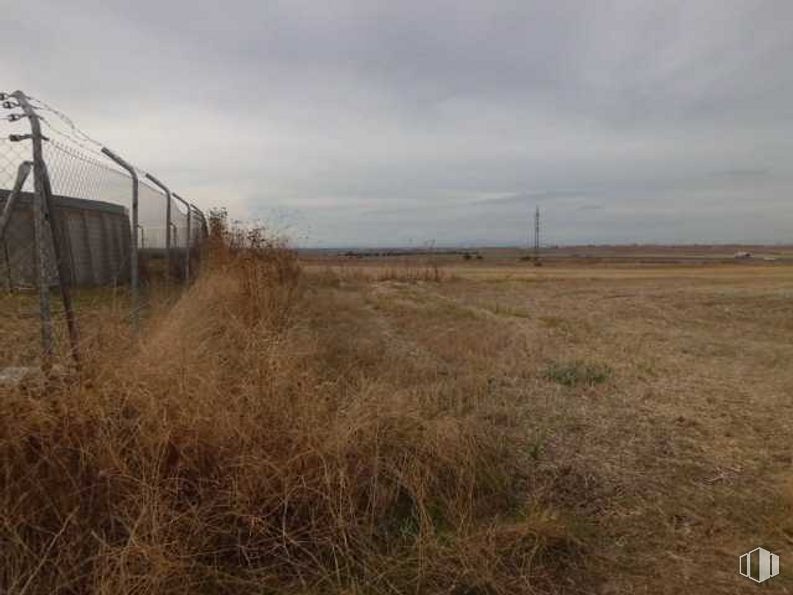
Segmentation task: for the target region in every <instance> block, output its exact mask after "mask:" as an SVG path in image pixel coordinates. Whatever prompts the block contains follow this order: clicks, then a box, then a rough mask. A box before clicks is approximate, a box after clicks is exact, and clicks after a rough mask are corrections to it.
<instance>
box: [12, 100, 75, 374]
mask: <svg viewBox="0 0 793 595" xmlns="http://www.w3.org/2000/svg"><path fill="white" fill-rule="evenodd" d="M11 97H13V98H14V99H16V101H17V103H18V104H19V107H20V108H21V109H22V111H23V112H24V113H25V116H27V118H28V120H29V121H30V131H31V135H30V139H31V143H32V145H33V187H34V194H35V196H36V197H38V202H39V204H40V209H37V210H40V215H41V216H42V218H43V220H42V221H41V222H40V223H41V224H46V223H49V228H50V234H51V237H52V248H53V252H54V253H55V264H56V267H57V271H58V286H59V287H60V290H61V299H62V300H63V309H64V311H65V313H66V326H67V328H68V331H69V341H70V343H71V351H72V358H73V359H74V362H75V364H77V366H78V367H79V366H80V350H79V333H78V329H77V319H76V318H75V316H74V308H73V307H72V297H71V291H70V287H71V282H72V271H71V266H70V263H69V261H68V259H67V258H66V252H67V250H68V245H67V238H66V236H65V235H64V233H63V232H64V231H65V225H60V224H59V223H60V221H59V218H60V217H59V214H58V213H57V212H56V210H55V201H54V200H53V198H52V187H51V185H50V178H49V174H48V173H47V165H46V163H45V162H44V155H43V152H42V148H41V141H42V139H43V135H42V134H41V122H40V121H39V116H38V114H37V113H36V110H35V109H33V106H31V105H30V102H29V101H28V98H27V95H25V94H24V93H23V92H22V91H14V92H13V93H12V94H11ZM41 227H42V229H41V232H42V233H41V234H40V235H39V240H42V241H41V242H40V244H39V246H38V251H39V256H40V262H39V264H40V265H42V267H41V269H42V270H39V301H40V303H41V305H42V340H43V343H44V352H45V360H47V359H51V357H52V349H53V345H52V319H51V317H50V312H49V283H48V281H47V274H46V271H45V270H43V265H44V263H45V261H46V257H45V254H44V252H43V251H44V242H43V239H44V234H43V231H44V230H43V225H41ZM45 301H46V307H45V303H44V302H45ZM45 318H49V320H44V319H45ZM45 327H46V329H45ZM47 334H48V335H49V336H48V337H47V336H46V335H47ZM48 365H49V364H48V363H47V362H45V366H48Z"/></svg>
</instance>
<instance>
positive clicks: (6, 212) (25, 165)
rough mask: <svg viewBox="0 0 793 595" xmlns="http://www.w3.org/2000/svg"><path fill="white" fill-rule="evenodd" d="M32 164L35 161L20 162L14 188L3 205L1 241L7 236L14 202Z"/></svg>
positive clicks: (0, 225)
mask: <svg viewBox="0 0 793 595" xmlns="http://www.w3.org/2000/svg"><path fill="white" fill-rule="evenodd" d="M32 165H33V163H32V162H30V161H23V162H22V163H20V164H19V168H18V169H17V179H16V181H15V182H14V188H13V189H12V190H11V193H10V194H9V195H8V196H7V197H6V204H5V206H3V214H2V215H0V242H2V241H3V239H4V238H5V233H6V227H8V222H9V221H10V220H11V213H13V211H14V203H15V202H16V200H17V196H19V193H20V192H22V186H24V185H25V181H26V180H27V179H28V175H30V168H31V166H32Z"/></svg>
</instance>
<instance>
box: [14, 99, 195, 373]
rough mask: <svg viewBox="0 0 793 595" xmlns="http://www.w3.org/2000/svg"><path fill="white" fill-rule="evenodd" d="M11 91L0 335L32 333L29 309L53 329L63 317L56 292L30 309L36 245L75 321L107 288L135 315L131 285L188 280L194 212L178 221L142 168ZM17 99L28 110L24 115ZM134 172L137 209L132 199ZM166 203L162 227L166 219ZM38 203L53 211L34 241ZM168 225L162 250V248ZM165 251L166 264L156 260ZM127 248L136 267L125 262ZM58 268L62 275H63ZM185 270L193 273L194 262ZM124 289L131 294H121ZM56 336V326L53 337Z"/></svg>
mask: <svg viewBox="0 0 793 595" xmlns="http://www.w3.org/2000/svg"><path fill="white" fill-rule="evenodd" d="M18 93H19V92H17V93H15V94H12V95H10V96H9V95H4V96H3V102H2V107H3V108H6V110H7V112H6V113H7V114H8V115H6V116H5V117H3V114H2V112H3V111H4V110H0V223H2V225H0V288H1V289H2V292H3V293H2V296H1V298H0V305H2V310H3V313H5V314H7V316H6V317H4V319H3V320H4V322H3V324H2V330H3V331H4V334H5V335H6V336H9V337H10V336H14V333H13V332H9V329H10V330H14V329H13V328H11V327H16V330H19V329H20V328H26V329H27V331H26V332H28V334H34V335H35V333H31V329H30V321H31V320H33V319H35V315H36V314H38V315H39V316H41V318H42V320H44V318H45V315H49V316H52V318H53V319H54V321H55V323H56V325H57V323H58V322H60V321H61V319H62V318H63V317H64V316H65V314H66V312H65V310H64V308H65V304H66V303H67V300H66V298H64V306H63V307H61V306H59V305H57V304H58V302H57V300H54V299H53V300H50V302H51V303H52V304H53V307H52V312H51V313H49V314H48V313H45V312H44V311H43V309H42V308H43V307H42V306H38V308H39V311H38V312H37V311H36V310H37V304H36V302H35V299H34V295H35V293H36V289H37V288H38V289H39V293H41V282H39V275H38V270H39V269H38V261H37V258H36V256H37V254H38V252H37V251H40V252H41V254H42V257H41V265H42V270H43V271H44V275H43V278H44V279H45V281H43V283H44V285H45V286H46V288H45V291H48V290H54V289H57V288H58V287H64V286H68V287H70V288H71V289H70V290H69V291H73V292H76V300H75V302H76V304H77V310H78V311H79V312H78V314H80V315H81V317H82V318H83V319H84V318H86V317H88V316H90V312H89V310H90V309H91V306H90V304H89V302H91V301H96V300H100V301H101V300H102V299H104V297H103V296H105V297H106V295H109V294H107V292H108V291H110V292H111V293H112V296H113V303H125V307H127V308H128V309H129V312H130V314H133V315H134V317H137V314H138V313H139V311H140V308H141V305H140V304H141V302H140V300H139V299H138V291H137V288H138V287H139V286H140V287H143V288H144V289H145V288H146V287H149V288H151V287H154V286H155V285H157V284H158V280H159V279H163V280H165V281H166V282H167V281H168V280H169V279H170V280H182V279H186V280H187V281H189V278H187V276H186V275H185V274H184V272H185V271H186V270H187V263H188V262H192V263H195V262H196V261H197V259H198V254H199V248H200V245H201V243H202V242H203V240H204V238H205V235H206V224H205V218H204V215H203V213H201V212H200V211H199V210H198V209H195V208H194V207H191V208H190V209H189V213H190V217H188V208H186V207H185V206H184V205H183V204H182V203H181V202H180V201H178V200H175V199H174V198H173V197H171V198H170V199H169V197H168V195H167V193H166V192H165V191H163V190H162V189H161V188H159V187H158V186H157V185H155V184H153V183H151V182H150V181H149V180H148V179H147V177H146V173H145V172H144V171H142V170H139V169H138V168H136V167H134V166H131V165H129V164H128V163H126V162H124V161H123V160H121V159H120V160H119V161H116V159H115V156H116V155H117V154H115V153H113V152H110V151H108V150H107V149H104V147H103V146H102V145H101V144H100V143H98V142H97V141H95V140H93V139H92V138H91V137H89V136H88V135H87V134H85V133H84V132H83V131H82V130H80V129H79V128H78V127H77V126H75V125H74V123H73V122H72V121H71V119H69V118H68V117H67V116H66V115H65V114H63V113H62V112H60V111H58V110H57V109H54V108H52V107H51V106H49V105H48V104H46V103H45V102H43V101H41V100H38V99H35V98H32V97H27V96H26V95H24V94H22V95H18ZM25 104H26V105H27V106H28V109H29V111H25ZM23 111H24V113H23ZM9 112H10V113H9ZM33 118H35V119H36V122H38V124H39V125H40V141H39V142H40V146H41V158H40V159H37V158H36V157H35V151H34V144H35V143H34V136H35V127H34V126H33V124H34V122H32V119H33ZM23 164H28V165H25V166H23ZM21 167H22V169H25V168H27V170H26V171H27V174H28V175H27V177H26V179H25V180H24V184H22V186H21V188H19V190H20V191H19V192H15V191H14V187H15V184H17V185H18V178H19V175H20V171H21V170H20V168H21ZM40 174H41V175H43V176H44V177H43V178H40V179H46V180H47V181H48V183H42V186H41V188H42V189H41V190H39V189H38V188H37V187H36V184H35V183H34V180H35V179H36V176H37V175H40ZM136 178H137V180H138V186H137V188H138V192H137V209H136V207H135V203H134V200H133V196H134V192H133V187H134V181H135V179H136ZM12 197H13V198H12ZM46 197H49V199H48V200H49V202H47V199H46ZM9 202H10V203H11V204H9ZM169 203H170V211H171V215H170V216H171V225H170V228H169V226H168V225H167V224H166V213H167V208H168V206H169ZM47 205H49V206H50V207H51V208H52V210H53V212H52V213H49V214H50V215H51V219H48V225H51V227H48V228H47V233H43V234H42V237H41V238H40V240H41V241H40V242H39V243H37V238H36V234H35V233H34V220H35V215H36V213H38V212H39V211H41V212H42V213H45V212H46V209H47ZM135 210H137V221H138V224H137V227H135V225H134V213H135ZM47 213H48V212H47ZM43 216H46V215H43ZM50 220H51V223H49V221H50ZM188 224H189V227H190V234H189V237H190V241H189V243H188ZM169 231H170V245H171V250H170V251H166V247H167V245H168V235H169ZM59 233H60V237H62V238H63V239H64V241H63V242H60V243H62V244H63V246H60V247H59V245H58V244H59V242H55V241H54V239H57V237H58V234H59ZM53 234H54V235H53ZM169 253H170V268H169V267H168V266H167V261H166V257H167V256H168V254H169ZM135 254H137V255H138V258H137V261H138V266H137V267H134V266H133V264H132V263H133V262H134V261H135V258H134V256H135ZM64 262H65V263H67V265H68V266H66V267H65V268H63V267H61V270H60V271H59V267H58V264H59V263H60V264H61V265H63V263H64ZM64 270H65V271H68V275H67V276H68V279H64V278H63V276H64V275H63V272H64ZM189 270H191V271H192V272H193V273H194V272H195V271H196V266H195V264H193V265H192V266H190V267H189ZM108 288H111V289H108ZM127 288H130V289H131V296H129V297H131V298H132V299H127V295H128V294H129V293H130V292H128V291H127ZM103 292H104V293H103ZM89 298H90V299H89ZM61 331H62V329H61ZM58 332H59V331H58V329H57V328H56V335H57V333H58ZM61 338H62V332H61ZM28 356H29V350H26V349H22V348H17V349H11V348H6V349H0V367H2V366H3V365H10V364H13V365H18V364H19V363H21V362H20V357H21V358H22V359H23V360H25V359H29V357H28Z"/></svg>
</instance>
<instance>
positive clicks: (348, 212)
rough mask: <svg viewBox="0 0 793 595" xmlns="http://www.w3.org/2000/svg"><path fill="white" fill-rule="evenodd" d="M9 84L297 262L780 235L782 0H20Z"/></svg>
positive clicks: (10, 40) (788, 106)
mask: <svg viewBox="0 0 793 595" xmlns="http://www.w3.org/2000/svg"><path fill="white" fill-rule="evenodd" d="M2 19H3V20H2V23H3V26H2V36H0V50H1V51H0V73H2V77H0V78H1V79H2V81H3V84H2V87H3V90H13V88H21V89H24V90H25V91H27V92H28V93H29V94H31V95H33V96H35V97H39V98H41V99H43V100H45V101H47V102H48V103H51V104H53V105H55V106H57V107H59V108H60V109H62V110H63V111H64V112H66V113H68V114H69V115H70V116H71V117H72V119H73V120H75V121H76V122H77V123H78V124H79V125H80V127H81V128H83V129H84V130H86V131H87V132H89V133H90V134H91V135H92V136H94V137H96V138H98V139H100V140H102V141H103V142H105V143H106V144H107V145H108V146H110V147H112V148H114V149H115V150H117V151H118V152H120V153H122V154H124V155H126V156H127V157H128V158H129V159H130V160H132V161H133V162H135V163H136V164H138V165H139V166H140V167H142V168H144V169H146V170H148V171H152V172H154V173H156V174H157V175H158V176H159V177H160V178H162V179H163V180H168V181H169V182H170V184H171V186H172V187H173V188H174V189H176V190H177V191H180V193H181V194H182V195H183V196H185V197H189V198H190V199H192V200H193V201H194V202H195V203H196V204H198V205H199V206H201V207H210V206H216V205H225V206H227V207H228V208H229V210H230V211H231V213H232V214H233V215H234V216H236V217H238V218H241V219H251V218H263V219H266V220H268V221H271V222H273V223H274V224H275V225H277V226H280V227H288V228H289V229H290V230H291V232H292V234H293V236H294V237H295V239H296V240H297V241H298V242H299V243H300V244H303V245H319V246H349V245H362V246H364V245H365V246H371V245H411V244H412V245H422V244H425V243H427V242H430V241H433V240H434V241H435V242H436V243H437V244H439V245H443V244H515V243H526V242H527V241H528V237H529V219H530V217H531V215H532V213H533V210H534V207H535V206H536V205H539V206H540V208H541V210H542V213H543V219H544V221H545V225H544V231H545V241H547V242H548V243H618V242H785V241H787V242H791V241H793V2H790V1H789V0H778V1H777V0H765V1H754V0H740V1H737V0H736V1H733V0H681V1H665V0H648V1H639V0H624V1H611V0H596V1H595V0H593V1H584V0H576V1H564V0H543V1H530V0H524V1H514V2H506V1H503V2H502V1H494V0H487V1H485V0H481V1H478V2H473V1H470V0H457V1H449V2H445V1H434V0H418V1H413V0H401V1H398V2H395V1H393V0H391V1H387V2H379V1H375V0H370V1H364V0H360V1H346V0H312V1H301V0H284V1H270V0H250V1H249V0H226V1H225V2H200V1H196V0H175V1H168V0H157V1H154V0H136V1H134V2H129V1H123V2H121V1H112V0H102V1H96V2H93V1H83V0H70V1H69V2H65V1H63V0H37V1H35V2H24V3H17V4H14V6H13V8H11V7H9V10H6V11H4V14H3V17H2Z"/></svg>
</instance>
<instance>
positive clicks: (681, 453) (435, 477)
mask: <svg viewBox="0 0 793 595" xmlns="http://www.w3.org/2000/svg"><path fill="white" fill-rule="evenodd" d="M216 239H217V234H216ZM211 249H212V258H211V259H210V262H209V263H208V264H207V268H206V269H205V271H204V274H203V275H202V276H201V278H200V279H199V280H198V282H197V283H196V284H195V285H194V286H193V287H192V288H191V289H190V290H189V291H188V292H187V293H186V294H185V295H184V296H183V297H182V298H181V299H180V300H179V301H178V302H177V303H176V304H175V305H173V304H171V303H167V302H166V303H163V304H162V305H161V306H159V307H156V308H154V310H153V311H152V312H151V314H150V316H149V317H148V319H147V321H146V327H145V329H144V332H143V334H142V336H141V338H140V339H139V340H138V342H137V343H136V344H135V347H134V348H132V349H130V348H129V343H128V342H127V341H126V340H125V341H122V340H120V339H121V338H125V339H128V338H129V330H128V329H129V327H128V321H127V320H126V319H125V318H124V316H122V315H121V314H122V313H123V312H124V308H123V307H121V306H120V304H117V303H116V304H115V306H114V302H112V301H111V302H108V303H103V305H102V307H103V308H111V310H112V309H113V308H115V312H117V313H118V314H119V315H118V316H99V315H97V317H96V320H97V321H98V323H97V325H95V326H94V328H95V329H96V330H95V333H94V334H93V335H92V337H91V338H90V341H88V342H87V343H88V344H87V347H86V348H87V350H88V351H89V355H90V357H89V358H88V364H87V366H86V373H85V375H84V376H83V378H81V379H73V378H71V379H69V378H61V379H60V380H57V381H55V382H54V383H53V384H52V385H51V386H49V387H47V388H46V390H44V389H42V387H41V386H40V385H37V384H31V385H29V386H27V387H22V388H20V389H17V390H14V391H12V390H7V389H0V390H3V391H4V392H3V393H2V395H0V457H1V459H0V460H2V461H3V474H2V480H0V482H2V483H0V539H1V540H2V549H0V573H1V574H0V590H2V591H4V592H9V593H51V592H56V593H58V592H60V593H83V592H96V593H133V592H135V593H138V592H140V593H143V592H165V593H267V592H295V593H312V592H313V593H325V592H345V593H383V592H385V593H388V592H391V593H404V592H416V593H437V592H442V593H454V594H458V593H459V594H462V593H471V594H473V593H476V594H479V593H533V592H534V593H549V592H550V593H553V592H564V593H571V592H572V593H575V592H580V593H592V592H602V593H629V592H632V593H633V592H636V593H642V592H643V593H680V592H689V593H699V592H703V593H704V592H708V593H732V592H736V593H737V592H741V590H742V589H743V588H744V587H745V586H746V585H745V584H744V583H743V582H742V581H744V580H745V579H742V578H741V577H739V576H738V574H737V572H736V558H737V556H738V555H739V554H741V553H743V552H744V551H747V550H748V549H751V548H753V547H756V546H758V545H763V546H765V547H767V548H769V549H771V550H772V551H776V552H778V553H780V554H781V555H782V556H783V557H784V555H785V552H786V551H787V549H786V548H788V545H787V544H788V543H789V540H790V535H793V526H791V523H790V520H789V519H790V514H789V512H790V510H791V508H792V507H793V496H792V495H791V494H793V490H791V489H790V485H791V484H792V483H793V482H792V481H791V477H793V468H792V467H791V454H790V453H791V452H793V442H791V437H790V432H789V427H790V423H791V421H792V420H791V418H790V414H789V409H788V407H787V401H788V400H789V395H790V394H791V391H793V372H792V371H791V368H790V366H789V365H787V362H789V361H790V358H791V357H793V350H792V348H791V347H790V341H789V336H790V331H791V329H792V328H793V327H791V322H790V306H789V299H790V295H791V291H793V273H791V272H790V271H789V270H787V269H785V268H782V267H778V268H776V269H774V270H770V269H767V268H766V269H764V270H763V271H761V272H758V271H757V270H755V269H753V268H752V267H742V268H741V269H740V270H738V268H735V267H729V266H725V267H723V268H717V267H714V268H713V270H711V269H707V270H706V269H700V270H698V271H697V272H696V275H693V274H691V273H690V271H689V270H688V269H677V268H671V267H670V268H669V269H667V270H661V269H657V268H656V269H653V270H645V269H641V268H635V269H606V268H601V269H598V270H597V271H591V270H588V269H580V268H570V269H564V270H558V271H557V270H556V269H555V268H554V267H553V266H548V267H543V268H542V270H536V269H531V271H529V272H527V271H526V269H525V267H524V266H522V265H516V266H515V268H513V269H510V268H508V267H507V266H506V265H505V266H503V267H501V268H498V267H494V268H493V269H487V270H485V271H483V272H482V271H478V270H474V269H468V268H465V267H466V266H467V265H465V263H461V264H460V267H459V268H451V269H450V270H449V269H447V268H444V269H443V271H442V275H441V277H440V278H438V279H436V278H435V277H434V273H431V272H430V273H428V274H426V275H425V274H423V273H422V274H414V272H413V271H414V270H419V271H420V270H425V267H424V263H421V262H418V263H415V264H410V263H408V265H406V266H405V267H395V268H396V269H398V270H396V272H394V271H392V272H388V271H385V270H384V269H383V268H382V267H380V268H378V267H373V266H371V265H367V266H365V267H363V266H327V265H325V266H316V267H301V266H299V264H298V262H297V261H296V260H295V257H294V255H293V254H292V253H291V252H290V251H289V250H287V249H285V248H284V246H283V245H282V244H281V243H280V242H278V241H270V240H268V239H267V238H265V237H264V236H261V235H257V234H256V233H255V232H254V233H252V234H251V233H248V234H247V235H246V234H237V235H231V236H225V239H224V240H223V241H218V242H216V243H215V244H214V245H213V246H212V248H211ZM518 266H520V267H521V268H518ZM392 268H394V267H392ZM497 269H498V270H497ZM670 568H674V570H675V571H674V572H670V571H669V569H670ZM790 581H791V579H789V578H787V577H786V576H785V575H784V570H783V573H782V574H781V575H780V576H779V577H776V578H774V579H773V581H770V582H769V583H768V585H767V587H768V589H767V590H769V591H774V590H777V591H778V592H786V589H788V590H789V589H790V588H791V582H790Z"/></svg>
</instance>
